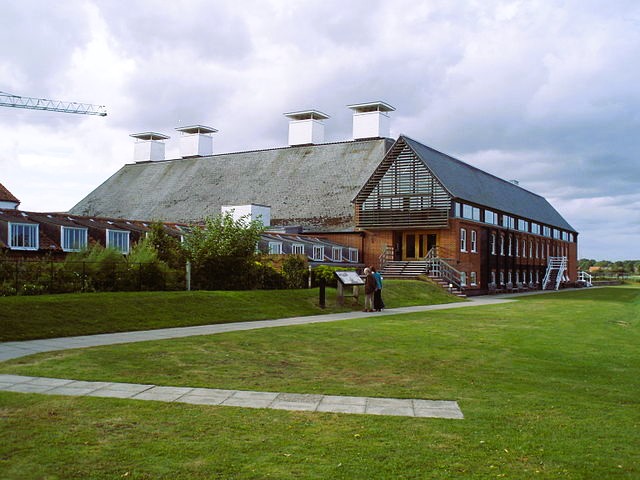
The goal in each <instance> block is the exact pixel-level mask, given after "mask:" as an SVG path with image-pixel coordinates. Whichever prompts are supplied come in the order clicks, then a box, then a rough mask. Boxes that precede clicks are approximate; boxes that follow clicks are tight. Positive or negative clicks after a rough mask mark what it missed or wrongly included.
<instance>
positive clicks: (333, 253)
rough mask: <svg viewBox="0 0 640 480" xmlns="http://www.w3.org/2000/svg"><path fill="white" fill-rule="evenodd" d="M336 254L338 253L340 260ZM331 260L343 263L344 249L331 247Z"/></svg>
mask: <svg viewBox="0 0 640 480" xmlns="http://www.w3.org/2000/svg"><path fill="white" fill-rule="evenodd" d="M336 252H337V253H338V255H337V257H338V258H336ZM331 260H332V261H334V262H342V247H331Z"/></svg>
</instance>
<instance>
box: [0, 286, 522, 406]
mask: <svg viewBox="0 0 640 480" xmlns="http://www.w3.org/2000/svg"><path fill="white" fill-rule="evenodd" d="M507 298H508V297H507ZM507 298H505V297H498V296H494V297H490V298H487V297H478V298H472V299H470V300H469V301H468V302H461V303H448V304H443V305H427V306H417V307H402V308H393V309H388V310H385V311H384V312H382V313H366V312H349V313H339V314H330V315H314V316H308V317H292V318H282V319H277V320H262V321H254V322H237V323H225V324H216V325H202V326H195V327H179V328H163V329H157V330H146V331H138V332H122V333H109V334H100V335H85V336H79V337H63V338H52V339H44V340H29V341H24V342H3V343H0V361H4V360H9V359H12V358H19V357H24V356H27V355H32V354H35V353H40V352H52V351H59V350H68V349H72V348H86V347H96V346H100V345H115V344H122V343H131V342H143V341H150V340H166V339H170V338H183V337H190V336H196V335H213V334H217V333H224V332H233V331H238V330H254V329H258V328H271V327H282V326H290V325H304V324H309V323H322V322H336V321H340V320H351V319H357V318H365V317H372V316H380V315H399V314H403V313H414V312H428V311H432V310H446V309H452V308H465V307H475V306H481V305H496V304H500V303H506V302H509V301H510V300H508V299H507ZM0 390H4V391H10V392H22V393H41V394H50V395H76V396H92V397H111V398H114V397H115V398H128V399H135V400H156V401H164V402H181V403H192V404H201V405H220V406H235V407H248V408H272V409H278V410H299V411H314V412H334V413H353V414H368V415H396V416H408V417H431V418H452V419H462V418H463V414H462V412H461V411H460V408H459V407H458V404H457V402H455V401H446V400H420V399H398V398H372V397H348V396H335V395H315V394H294V393H277V392H255V391H244V390H220V389H214V388H191V387H167V386H157V385H147V384H133V383H113V382H85V381H78V380H69V379H59V378H44V377H25V376H21V375H0Z"/></svg>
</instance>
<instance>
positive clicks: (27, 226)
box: [8, 223, 129, 254]
mask: <svg viewBox="0 0 640 480" xmlns="http://www.w3.org/2000/svg"><path fill="white" fill-rule="evenodd" d="M88 243H89V232H88V229H86V228H79V227H60V245H61V247H62V250H64V251H65V252H79V251H81V250H84V249H85V248H87V246H88ZM8 245H9V248H11V249H13V250H38V249H39V248H40V225H38V224H37V223H9V242H8ZM106 246H107V248H114V249H116V250H118V251H119V252H121V253H123V254H127V253H129V232H128V231H126V230H109V229H107V245H106Z"/></svg>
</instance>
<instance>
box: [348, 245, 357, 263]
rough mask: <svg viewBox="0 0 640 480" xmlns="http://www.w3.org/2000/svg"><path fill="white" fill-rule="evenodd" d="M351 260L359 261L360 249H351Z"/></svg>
mask: <svg viewBox="0 0 640 480" xmlns="http://www.w3.org/2000/svg"><path fill="white" fill-rule="evenodd" d="M349 261H350V262H354V263H357V262H358V249H357V248H350V249H349Z"/></svg>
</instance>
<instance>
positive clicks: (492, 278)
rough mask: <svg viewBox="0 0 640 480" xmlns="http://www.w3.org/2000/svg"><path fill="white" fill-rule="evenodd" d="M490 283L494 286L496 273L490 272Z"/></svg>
mask: <svg viewBox="0 0 640 480" xmlns="http://www.w3.org/2000/svg"><path fill="white" fill-rule="evenodd" d="M491 283H493V284H494V285H495V283H496V272H491Z"/></svg>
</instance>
